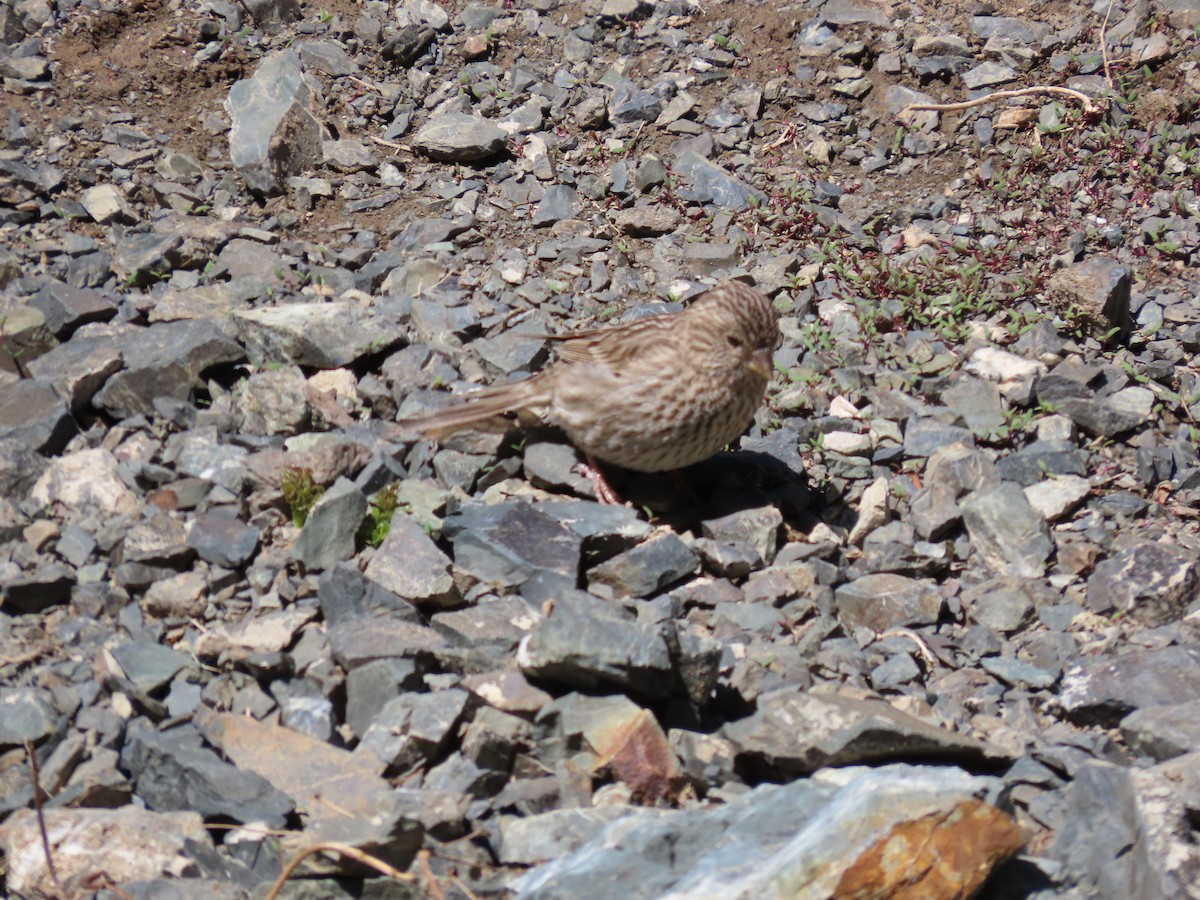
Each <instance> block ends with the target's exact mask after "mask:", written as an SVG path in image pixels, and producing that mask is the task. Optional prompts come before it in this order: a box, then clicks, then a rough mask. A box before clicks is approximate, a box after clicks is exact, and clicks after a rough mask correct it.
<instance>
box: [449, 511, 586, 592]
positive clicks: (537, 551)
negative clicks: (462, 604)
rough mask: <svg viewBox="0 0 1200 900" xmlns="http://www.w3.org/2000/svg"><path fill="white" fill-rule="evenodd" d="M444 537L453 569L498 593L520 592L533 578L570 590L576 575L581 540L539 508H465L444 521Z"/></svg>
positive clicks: (574, 582)
mask: <svg viewBox="0 0 1200 900" xmlns="http://www.w3.org/2000/svg"><path fill="white" fill-rule="evenodd" d="M580 507H581V509H582V508H583V504H580ZM442 534H443V535H444V536H445V537H448V538H449V539H450V540H451V541H452V542H453V544H454V564H455V569H456V570H458V571H460V572H462V573H464V574H466V575H468V576H470V577H471V578H472V579H474V580H476V581H480V582H483V583H485V584H489V585H493V586H495V587H498V588H502V587H508V588H514V587H520V586H521V585H523V584H524V583H525V582H526V581H528V580H529V579H530V578H532V577H533V576H534V575H535V574H537V573H549V574H551V575H553V576H555V577H557V578H558V579H559V581H560V583H562V584H564V585H566V586H568V587H572V588H573V587H574V586H575V584H576V580H577V579H578V576H579V565H580V560H581V558H582V553H583V537H582V536H581V535H579V534H578V533H576V532H575V531H573V530H572V529H571V528H570V527H569V526H568V525H567V524H565V523H564V522H561V521H559V520H558V519H557V518H555V517H553V516H551V515H547V513H546V512H543V511H542V505H541V504H533V503H526V502H521V501H509V502H505V503H498V504H494V505H491V506H488V505H485V504H482V503H467V504H464V505H463V507H462V508H461V509H460V510H459V511H458V512H457V513H455V514H454V515H452V516H447V517H446V520H445V522H444V523H443V525H442Z"/></svg>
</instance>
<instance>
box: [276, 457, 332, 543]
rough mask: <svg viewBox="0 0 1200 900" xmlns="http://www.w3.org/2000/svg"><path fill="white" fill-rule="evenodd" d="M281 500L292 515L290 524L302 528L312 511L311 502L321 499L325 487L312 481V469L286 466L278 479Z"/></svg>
mask: <svg viewBox="0 0 1200 900" xmlns="http://www.w3.org/2000/svg"><path fill="white" fill-rule="evenodd" d="M279 490H280V492H281V493H282V494H283V502H284V503H285V504H287V508H288V511H289V512H290V513H291V516H292V524H293V525H295V526H296V527H297V528H302V527H303V526H304V523H305V521H306V520H307V519H308V514H309V513H310V512H312V508H313V504H314V503H316V502H317V501H318V500H320V499H321V495H322V494H324V493H325V488H324V487H322V486H321V485H319V484H317V483H316V482H315V481H313V474H312V469H308V468H304V467H301V466H288V467H287V468H286V469H284V470H283V476H282V477H281V478H280V479H279Z"/></svg>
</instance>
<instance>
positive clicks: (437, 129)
mask: <svg viewBox="0 0 1200 900" xmlns="http://www.w3.org/2000/svg"><path fill="white" fill-rule="evenodd" d="M507 140H508V135H507V133H505V131H504V130H503V129H502V128H501V127H500V126H499V125H497V124H496V123H495V122H493V121H492V120H491V119H485V118H484V117H483V116H474V115H470V114H468V113H443V114H441V115H438V116H434V117H433V118H432V119H430V120H429V121H428V122H427V123H426V124H425V125H424V126H422V127H421V129H420V130H419V131H417V133H416V134H415V135H413V139H412V146H413V149H415V150H417V151H418V152H420V153H424V154H425V155H426V156H428V157H429V158H430V159H436V160H439V161H441V162H477V161H479V160H483V159H487V158H488V157H489V156H495V155H496V154H497V153H499V152H500V151H501V150H503V149H504V147H505V143H506V141H507Z"/></svg>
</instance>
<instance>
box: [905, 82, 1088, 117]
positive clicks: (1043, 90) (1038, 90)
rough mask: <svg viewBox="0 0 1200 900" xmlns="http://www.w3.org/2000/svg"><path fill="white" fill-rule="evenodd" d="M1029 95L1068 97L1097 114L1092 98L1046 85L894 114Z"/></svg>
mask: <svg viewBox="0 0 1200 900" xmlns="http://www.w3.org/2000/svg"><path fill="white" fill-rule="evenodd" d="M1031 94H1058V95H1060V96H1063V97H1070V98H1071V99H1072V100H1078V101H1079V102H1080V103H1081V104H1082V105H1083V111H1084V112H1085V113H1087V114H1088V115H1091V114H1093V113H1096V112H1099V109H1098V108H1097V107H1096V105H1095V104H1094V103H1093V102H1092V98H1091V97H1089V96H1088V95H1087V94H1084V93H1081V92H1079V91H1075V90H1072V89H1071V88H1065V87H1054V86H1053V85H1048V84H1039V85H1034V86H1033V87H1027V88H1020V89H1019V90H1013V91H995V92H993V93H991V94H987V95H985V96H983V97H976V98H975V99H974V100H963V101H962V102H960V103H910V104H909V105H908V106H906V107H904V108H903V109H902V110H900V112H898V113H896V116H897V118H898V117H900V116H903V115H904V114H905V113H908V112H919V111H921V110H925V109H929V110H933V111H935V112H954V111H956V110H960V109H970V108H971V107H972V106H981V105H982V104H984V103H991V102H993V101H995V100H1008V99H1010V98H1012V97H1028V96H1030V95H1031Z"/></svg>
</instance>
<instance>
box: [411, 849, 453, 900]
mask: <svg viewBox="0 0 1200 900" xmlns="http://www.w3.org/2000/svg"><path fill="white" fill-rule="evenodd" d="M417 865H419V866H420V867H421V871H422V872H423V873H424V874H425V886H426V887H428V888H429V890H430V891H431V892H432V893H433V900H446V895H445V894H443V893H442V889H441V888H440V887H438V883H437V880H436V879H435V878H434V877H433V870H432V869H431V868H429V851H428V850H420V851H418V852H417Z"/></svg>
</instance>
